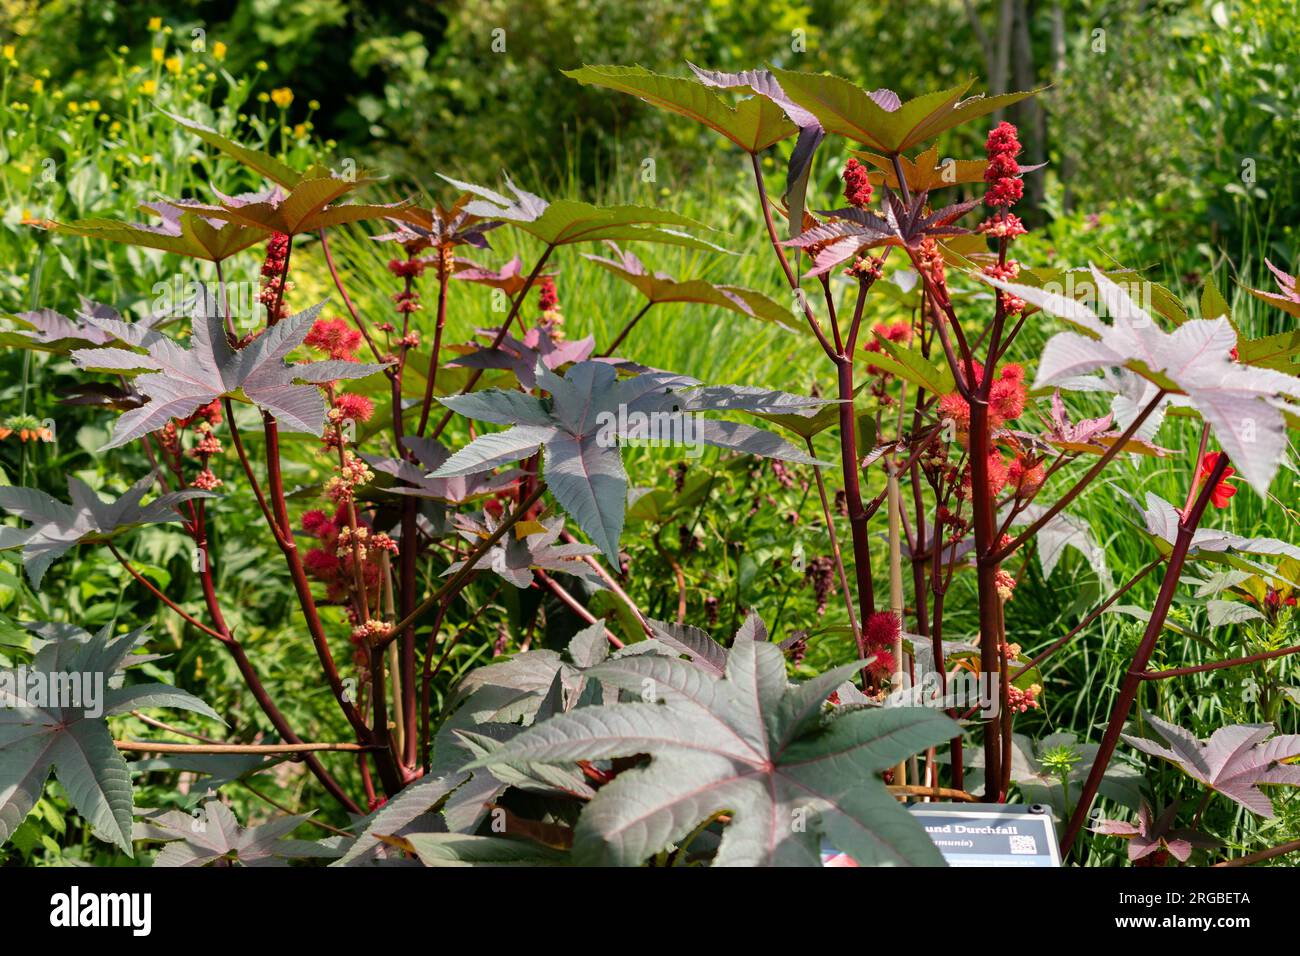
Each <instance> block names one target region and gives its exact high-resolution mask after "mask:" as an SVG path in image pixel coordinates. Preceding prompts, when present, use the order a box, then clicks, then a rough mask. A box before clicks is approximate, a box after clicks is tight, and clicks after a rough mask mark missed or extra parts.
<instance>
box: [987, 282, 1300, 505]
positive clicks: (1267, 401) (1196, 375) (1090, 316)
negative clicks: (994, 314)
mask: <svg viewBox="0 0 1300 956" xmlns="http://www.w3.org/2000/svg"><path fill="white" fill-rule="evenodd" d="M1092 275H1093V281H1094V282H1095V283H1096V289H1097V292H1098V297H1099V301H1100V303H1101V306H1102V308H1103V310H1104V311H1105V312H1106V313H1107V314H1108V315H1109V316H1110V317H1111V323H1110V324H1109V325H1108V324H1106V323H1105V322H1103V321H1102V320H1101V319H1100V318H1099V317H1098V315H1097V314H1096V313H1095V312H1094V311H1093V310H1092V309H1091V308H1089V307H1088V306H1087V305H1085V304H1084V303H1082V302H1079V301H1076V300H1075V299H1072V298H1067V297H1065V296H1062V295H1058V294H1056V293H1053V292H1047V291H1045V290H1042V289H1036V288H1031V287H1029V286H1024V285H1019V284H1017V283H1011V282H1002V281H1001V280H998V279H993V278H990V277H988V276H984V277H983V278H984V280H985V281H986V282H988V283H989V284H990V285H993V286H995V287H997V288H999V289H1002V290H1003V291H1005V292H1010V293H1011V294H1012V295H1015V296H1019V297H1020V298H1023V299H1024V300H1025V301H1026V302H1030V303H1032V304H1034V305H1036V306H1038V307H1039V308H1041V309H1043V310H1044V311H1045V312H1048V313H1050V314H1053V315H1057V316H1060V317H1061V318H1063V319H1065V320H1066V321H1068V322H1070V323H1071V324H1073V325H1075V326H1077V327H1078V328H1080V329H1081V330H1083V334H1080V333H1079V332H1060V333H1057V334H1056V335H1055V336H1053V337H1052V338H1051V339H1049V340H1048V342H1047V345H1046V346H1045V347H1044V349H1043V355H1042V358H1041V360H1040V361H1039V365H1038V379H1037V382H1036V384H1035V387H1042V386H1046V385H1052V384H1056V383H1065V382H1068V383H1069V387H1071V388H1076V389H1078V388H1085V387H1087V383H1088V381H1089V379H1087V378H1086V377H1085V376H1088V375H1090V374H1091V373H1094V372H1096V371H1098V370H1104V369H1114V368H1120V367H1125V368H1128V369H1130V370H1132V371H1134V372H1136V373H1138V374H1139V375H1142V376H1143V377H1145V378H1148V379H1149V380H1151V381H1152V382H1153V383H1155V384H1156V385H1159V386H1160V387H1162V388H1165V389H1166V390H1168V391H1171V392H1175V393H1181V394H1182V395H1185V396H1186V399H1185V401H1186V404H1188V405H1189V406H1190V407H1191V408H1193V409H1194V410H1195V411H1196V412H1198V413H1199V414H1200V415H1201V417H1202V418H1203V419H1204V420H1205V422H1206V423H1207V424H1208V425H1209V426H1210V427H1211V429H1212V430H1213V431H1214V434H1215V437H1216V438H1217V439H1218V441H1219V444H1220V446H1221V447H1222V448H1223V450H1224V451H1225V452H1227V453H1228V456H1229V457H1230V458H1231V459H1232V462H1233V465H1234V467H1236V468H1237V469H1238V471H1240V473H1241V475H1242V477H1244V478H1245V479H1246V481H1247V482H1249V483H1250V485H1251V487H1252V488H1254V489H1255V490H1256V491H1257V492H1258V493H1259V494H1260V495H1266V494H1267V493H1268V487H1269V485H1270V484H1271V483H1272V480H1273V476H1274V475H1275V474H1276V473H1277V468H1278V465H1279V463H1280V461H1281V458H1282V455H1283V453H1284V451H1285V448H1286V419H1285V416H1284V412H1294V411H1297V408H1296V407H1295V406H1293V405H1289V404H1287V403H1286V402H1285V401H1284V400H1283V399H1282V398H1281V397H1280V396H1288V397H1291V398H1300V378H1295V377H1293V376H1290V375H1286V374H1284V373H1282V372H1278V371H1275V370H1272V369H1263V368H1254V367H1251V366H1246V365H1241V364H1239V363H1237V362H1234V361H1233V360H1232V358H1231V352H1232V349H1233V348H1234V347H1235V346H1236V343H1237V334H1236V332H1235V331H1233V328H1232V325H1231V324H1230V323H1229V322H1228V320H1227V319H1226V318H1218V319H1214V320H1206V319H1198V320H1194V321H1187V322H1184V323H1183V324H1182V325H1180V326H1178V328H1177V329H1175V330H1174V331H1173V332H1172V333H1169V332H1165V331H1164V330H1162V329H1161V328H1159V327H1158V326H1157V325H1156V324H1155V322H1154V320H1153V319H1152V318H1151V316H1149V315H1148V314H1147V313H1146V312H1145V311H1143V310H1142V309H1141V308H1140V307H1139V306H1138V305H1137V303H1135V302H1134V301H1133V300H1132V299H1131V298H1130V297H1129V295H1128V293H1127V292H1125V290H1124V289H1122V288H1121V287H1120V286H1118V285H1116V284H1115V283H1114V282H1112V281H1111V280H1110V279H1108V278H1107V277H1106V276H1105V275H1104V274H1102V273H1101V272H1100V271H1098V270H1097V269H1093V271H1092ZM1092 381H1094V382H1095V383H1097V386H1098V388H1099V389H1105V384H1104V381H1103V379H1093V380H1092ZM1176 400H1177V397H1176Z"/></svg>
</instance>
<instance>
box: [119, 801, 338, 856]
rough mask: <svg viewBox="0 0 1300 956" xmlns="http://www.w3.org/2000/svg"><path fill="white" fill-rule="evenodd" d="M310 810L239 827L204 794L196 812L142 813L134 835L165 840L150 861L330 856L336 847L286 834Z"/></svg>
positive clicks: (232, 815)
mask: <svg viewBox="0 0 1300 956" xmlns="http://www.w3.org/2000/svg"><path fill="white" fill-rule="evenodd" d="M310 816H311V814H310V813H303V814H298V815H295V816H282V817H276V818H275V819H273V820H271V821H270V822H268V823H263V824H262V825H261V826H256V827H242V826H240V825H239V821H238V820H237V819H235V815H234V814H233V813H232V812H231V811H230V808H229V807H227V806H226V805H225V804H223V803H221V802H219V801H217V800H209V801H208V802H207V803H205V804H204V805H203V810H202V812H201V813H198V812H196V813H195V814H193V815H191V814H188V813H181V812H180V811H179V810H167V811H163V812H158V811H155V812H153V813H148V814H144V815H143V816H142V817H141V820H142V823H140V824H139V825H138V826H136V827H135V838H136V839H138V840H151V841H159V842H162V843H165V844H166V845H165V846H164V847H163V849H162V851H161V852H160V853H159V854H158V856H157V857H155V858H154V862H153V865H154V866H162V867H172V866H176V867H202V866H212V865H213V864H221V865H224V866H287V865H288V863H287V861H288V860H301V859H307V858H318V859H319V858H326V859H328V858H332V857H336V856H338V853H339V851H338V850H337V849H335V848H333V847H331V846H326V845H322V844H319V843H313V842H312V841H310V840H290V839H285V838H286V837H287V836H288V835H289V834H290V833H292V832H293V831H294V830H296V829H297V828H298V827H299V826H300V825H301V824H302V823H303V821H305V820H307V819H308V818H309V817H310Z"/></svg>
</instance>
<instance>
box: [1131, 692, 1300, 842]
mask: <svg viewBox="0 0 1300 956" xmlns="http://www.w3.org/2000/svg"><path fill="white" fill-rule="evenodd" d="M1142 719H1143V721H1144V722H1146V723H1149V724H1150V725H1151V726H1152V727H1153V728H1154V729H1155V731H1156V733H1157V734H1159V735H1160V737H1161V738H1163V740H1164V741H1165V743H1166V744H1168V746H1163V745H1161V744H1160V743H1158V742H1157V741H1155V740H1148V739H1146V738H1144V737H1134V736H1131V735H1129V734H1124V740H1125V741H1126V742H1127V743H1128V744H1129V745H1130V746H1132V747H1135V748H1137V749H1138V750H1140V751H1142V752H1143V753H1144V754H1149V755H1150V756H1152V757H1160V758H1161V759H1163V760H1168V761H1169V762H1170V763H1172V764H1173V765H1174V766H1176V767H1177V768H1178V769H1179V770H1181V771H1183V773H1185V774H1187V775H1188V776H1189V777H1191V778H1192V779H1193V780H1199V781H1200V782H1201V783H1203V784H1204V785H1205V786H1207V787H1209V788H1210V789H1211V790H1214V791H1216V792H1217V793H1221V794H1223V795H1224V796H1225V797H1227V798H1228V799H1229V800H1232V801H1235V802H1236V803H1239V804H1241V805H1242V806H1243V807H1245V808H1246V809H1247V810H1249V811H1251V812H1252V813H1257V814H1259V815H1260V816H1261V817H1265V818H1268V819H1271V818H1272V817H1273V816H1274V811H1273V802H1272V801H1271V800H1270V799H1269V798H1268V796H1267V795H1266V794H1265V793H1264V791H1262V790H1260V789H1259V788H1260V787H1261V786H1269V785H1286V786H1291V787H1294V786H1300V767H1297V766H1294V765H1292V764H1284V763H1282V761H1283V760H1290V759H1292V758H1295V757H1300V735H1297V734H1281V735H1279V736H1276V737H1274V736H1272V734H1273V725H1272V724H1234V725H1232V726H1230V727H1220V728H1219V729H1218V730H1216V731H1215V732H1214V733H1213V734H1211V735H1210V739H1209V740H1199V739H1197V738H1196V736H1195V735H1193V734H1191V733H1189V732H1188V731H1186V730H1184V729H1183V728H1181V727H1178V726H1176V725H1174V724H1167V723H1165V722H1164V721H1163V720H1160V719H1159V718H1158V717H1153V716H1151V715H1150V714H1143V715H1142Z"/></svg>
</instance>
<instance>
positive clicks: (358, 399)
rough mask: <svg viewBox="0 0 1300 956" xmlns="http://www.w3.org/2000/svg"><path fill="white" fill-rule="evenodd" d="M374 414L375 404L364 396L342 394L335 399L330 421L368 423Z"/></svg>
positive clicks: (350, 393) (351, 393)
mask: <svg viewBox="0 0 1300 956" xmlns="http://www.w3.org/2000/svg"><path fill="white" fill-rule="evenodd" d="M336 413H337V414H336ZM374 413H375V403H374V402H372V401H371V400H370V399H368V398H366V397H365V396H364V395H357V394H354V393H353V392H342V393H340V394H339V395H337V396H336V397H335V398H334V408H333V409H332V410H331V411H330V419H331V420H335V419H337V420H339V421H345V420H351V421H354V422H368V421H370V416H371V415H373V414H374Z"/></svg>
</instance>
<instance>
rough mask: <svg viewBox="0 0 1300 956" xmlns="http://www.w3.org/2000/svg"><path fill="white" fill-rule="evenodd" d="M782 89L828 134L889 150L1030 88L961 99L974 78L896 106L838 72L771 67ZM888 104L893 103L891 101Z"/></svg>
mask: <svg viewBox="0 0 1300 956" xmlns="http://www.w3.org/2000/svg"><path fill="white" fill-rule="evenodd" d="M772 72H773V74H775V76H776V78H777V79H778V80H779V81H780V83H781V88H782V89H783V90H785V92H786V95H788V96H789V97H790V99H792V100H793V101H794V102H795V103H797V104H798V105H800V106H802V107H803V108H804V109H806V110H808V112H810V113H812V114H813V115H814V116H816V117H817V118H818V119H819V120H821V124H822V126H823V127H825V129H826V131H827V132H829V133H838V134H839V135H841V136H845V137H847V138H849V139H852V140H856V141H857V142H859V143H863V144H865V145H867V146H869V147H871V148H872V149H874V150H877V151H879V152H882V153H885V154H886V155H894V154H897V153H902V152H905V151H906V150H909V149H911V148H912V147H914V146H919V145H920V144H921V143H924V142H926V141H927V140H930V139H933V138H934V137H936V136H938V135H939V134H940V133H942V132H943V131H944V130H948V129H951V128H953V127H954V126H959V125H961V124H962V123H966V122H969V121H970V120H973V119H978V118H979V117H981V116H987V115H988V114H989V113H992V112H995V111H996V110H1000V109H1004V108H1005V107H1007V106H1010V105H1011V104H1013V103H1018V102H1019V101H1020V100H1023V99H1024V98H1025V97H1027V96H1032V95H1033V93H1032V92H1024V93H1003V94H1001V95H998V96H988V97H986V96H973V97H970V98H968V99H965V100H963V99H962V96H963V95H965V93H966V91H967V90H968V89H970V86H971V83H973V82H974V81H973V80H968V81H967V82H965V83H963V84H962V85H960V86H956V87H953V88H952V89H950V90H941V91H939V92H936V93H927V94H926V95H924V96H918V97H917V98H916V99H912V100H908V101H907V102H905V103H903V104H902V105H901V106H899V107H898V108H897V109H893V110H890V109H886V108H885V107H883V106H881V105H880V103H879V102H878V101H877V99H876V98H875V97H873V96H872V94H870V93H868V92H867V91H866V90H863V89H861V88H860V87H857V86H855V85H854V84H852V83H850V82H849V81H848V80H844V79H841V78H840V77H837V76H829V75H826V74H815V73H796V72H794V71H792V70H778V69H773V70H772ZM891 105H892V104H891Z"/></svg>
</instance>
